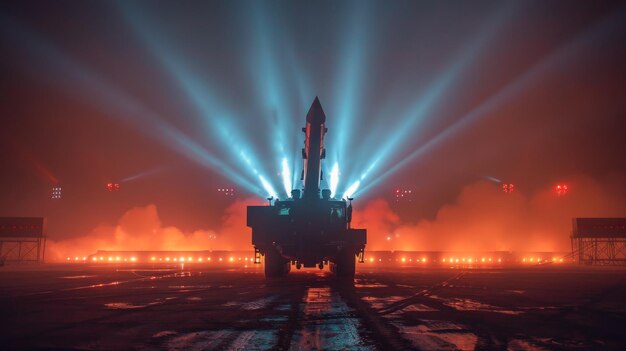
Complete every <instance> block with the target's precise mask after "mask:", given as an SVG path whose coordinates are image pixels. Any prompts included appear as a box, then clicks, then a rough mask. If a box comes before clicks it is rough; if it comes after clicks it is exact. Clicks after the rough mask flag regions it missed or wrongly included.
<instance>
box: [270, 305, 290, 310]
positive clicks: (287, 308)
mask: <svg viewBox="0 0 626 351" xmlns="http://www.w3.org/2000/svg"><path fill="white" fill-rule="evenodd" d="M274 309H275V310H276V311H291V305H289V304H283V305H280V306H278V307H276V308H274Z"/></svg>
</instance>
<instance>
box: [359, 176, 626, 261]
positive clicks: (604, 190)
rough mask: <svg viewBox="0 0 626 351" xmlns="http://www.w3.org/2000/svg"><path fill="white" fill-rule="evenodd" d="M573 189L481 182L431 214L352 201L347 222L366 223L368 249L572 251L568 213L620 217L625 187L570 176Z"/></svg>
mask: <svg viewBox="0 0 626 351" xmlns="http://www.w3.org/2000/svg"><path fill="white" fill-rule="evenodd" d="M569 184H571V189H575V190H576V191H574V190H572V191H570V192H569V193H568V194H567V195H564V196H559V195H558V194H557V193H556V192H555V191H554V190H553V189H552V188H551V187H550V186H547V187H546V188H545V189H543V190H541V191H538V192H535V193H525V192H524V191H523V190H522V189H518V191H515V192H513V193H509V194H504V193H503V192H502V189H501V187H500V186H498V185H495V184H494V183H492V182H487V181H480V182H477V183H473V184H470V185H468V186H466V187H465V188H463V190H462V191H461V192H460V194H459V196H458V197H457V198H456V199H455V200H454V201H453V202H452V203H449V204H445V205H443V206H441V207H440V208H439V210H438V211H437V214H436V216H435V217H434V218H433V219H418V218H410V219H408V220H404V221H402V220H400V217H399V215H398V214H397V213H396V212H395V211H394V210H393V209H392V208H391V206H390V205H389V203H387V201H385V200H382V199H377V200H372V201H370V202H368V203H366V204H359V203H357V204H356V205H355V212H354V216H353V221H352V225H353V227H355V228H367V229H368V233H367V242H368V244H367V249H369V250H424V251H431V250H432V251H460V252H478V251H500V250H502V251H528V252H533V251H534V252H539V251H557V252H567V251H569V250H571V246H570V244H571V243H570V235H571V230H572V218H575V217H623V216H624V213H626V201H625V200H626V199H625V198H624V186H623V184H619V181H614V182H604V183H598V182H596V181H593V180H591V179H589V178H585V177H577V178H573V179H571V182H570V183H569Z"/></svg>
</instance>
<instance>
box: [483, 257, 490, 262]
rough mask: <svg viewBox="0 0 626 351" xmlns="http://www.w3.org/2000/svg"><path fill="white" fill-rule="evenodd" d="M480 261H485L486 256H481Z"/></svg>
mask: <svg viewBox="0 0 626 351" xmlns="http://www.w3.org/2000/svg"><path fill="white" fill-rule="evenodd" d="M480 261H481V262H485V258H484V257H483V258H481V259H480ZM490 261H491V260H490Z"/></svg>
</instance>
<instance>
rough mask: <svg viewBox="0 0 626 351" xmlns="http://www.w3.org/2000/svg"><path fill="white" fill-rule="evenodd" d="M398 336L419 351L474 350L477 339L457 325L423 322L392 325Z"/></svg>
mask: <svg viewBox="0 0 626 351" xmlns="http://www.w3.org/2000/svg"><path fill="white" fill-rule="evenodd" d="M393 324H394V325H395V326H396V327H398V330H399V331H400V334H401V335H402V336H403V337H404V338H406V339H407V340H409V341H410V342H411V344H412V345H413V346H414V347H415V348H416V349H420V350H474V349H475V348H476V343H477V342H478V337H477V336H476V335H475V334H473V333H470V332H467V331H465V328H463V327H462V326H460V325H458V324H454V323H449V322H445V321H424V324H421V325H418V326H411V327H406V326H403V325H400V324H399V323H393Z"/></svg>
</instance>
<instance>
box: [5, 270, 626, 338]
mask: <svg viewBox="0 0 626 351" xmlns="http://www.w3.org/2000/svg"><path fill="white" fill-rule="evenodd" d="M0 311H1V312H0V313H1V315H0V324H1V329H0V330H1V336H0V349H47V350H50V349H53V350H54V349H58V350H71V349H78V350H128V349H138V350H167V349H170V350H263V349H277V350H311V349H318V350H391V349H422V350H457V349H462V350H473V349H477V350H481V349H486V350H590V349H598V350H624V349H626V270H625V269H608V268H604V269H602V268H589V267H577V266H565V265H564V266H556V265H543V266H527V267H508V268H493V269H468V268H467V267H466V268H463V267H436V268H435V267H428V268H425V267H384V268H374V267H371V266H367V265H366V264H364V265H358V273H357V276H356V279H355V281H354V282H353V283H346V282H343V281H340V280H337V279H335V278H334V277H333V276H332V275H331V274H330V273H329V272H326V271H319V270H303V271H297V272H292V273H291V274H290V275H289V276H287V277H286V278H282V279H274V280H266V279H265V278H264V276H263V273H262V267H258V266H256V267H250V268H243V267H222V268H208V267H205V266H201V265H197V266H193V265H187V266H169V267H166V266H145V267H141V266H123V265H120V266H116V267H113V266H107V265H100V266H90V265H69V264H68V265H45V266H39V267H37V266H26V267H17V266H13V267H3V268H0Z"/></svg>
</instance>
